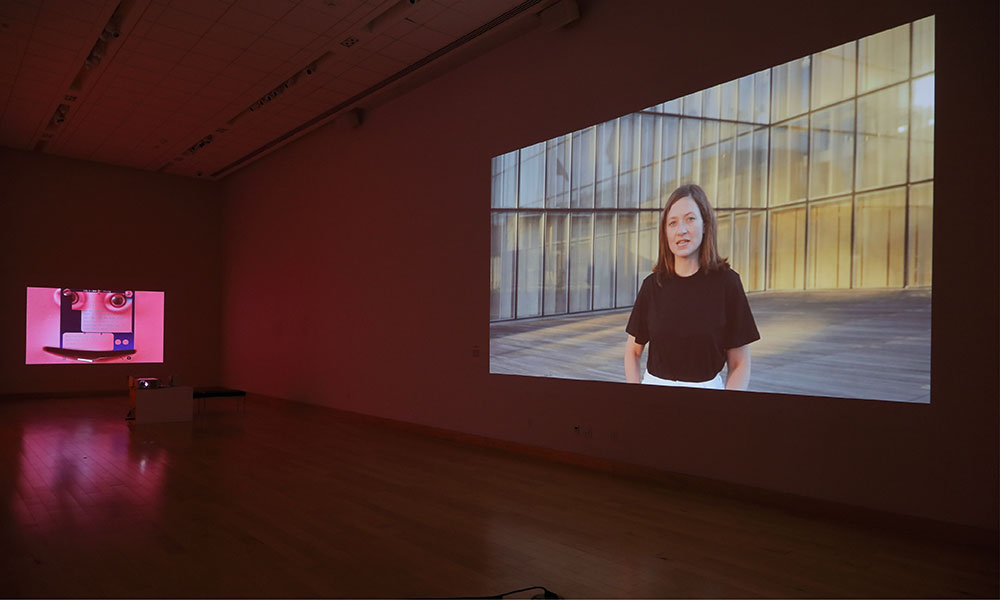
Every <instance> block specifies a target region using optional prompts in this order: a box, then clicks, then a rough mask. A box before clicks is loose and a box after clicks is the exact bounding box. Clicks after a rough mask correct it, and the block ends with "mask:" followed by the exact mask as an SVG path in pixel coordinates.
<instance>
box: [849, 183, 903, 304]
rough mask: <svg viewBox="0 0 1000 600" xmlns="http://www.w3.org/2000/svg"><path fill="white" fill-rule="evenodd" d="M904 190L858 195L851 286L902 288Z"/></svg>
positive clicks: (897, 189) (896, 189) (894, 189)
mask: <svg viewBox="0 0 1000 600" xmlns="http://www.w3.org/2000/svg"><path fill="white" fill-rule="evenodd" d="M905 237H906V188H905V187H898V188H893V189H891V190H884V191H880V192H872V193H870V194H859V195H858V197H857V201H856V213H855V215H854V286H855V287H863V288H872V287H876V288H877V287H902V285H903V249H904V244H905Z"/></svg>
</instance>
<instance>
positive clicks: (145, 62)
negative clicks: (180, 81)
mask: <svg viewBox="0 0 1000 600" xmlns="http://www.w3.org/2000/svg"><path fill="white" fill-rule="evenodd" d="M123 62H124V63H125V64H127V65H130V66H133V67H136V68H138V69H143V70H144V71H148V72H150V73H161V74H164V75H165V74H166V73H167V72H168V71H169V70H170V69H171V68H172V67H173V66H174V63H173V62H171V61H169V60H163V59H162V58H157V57H155V56H150V55H148V54H144V53H142V52H133V53H132V55H131V56H129V57H128V59H126V60H124V61H123Z"/></svg>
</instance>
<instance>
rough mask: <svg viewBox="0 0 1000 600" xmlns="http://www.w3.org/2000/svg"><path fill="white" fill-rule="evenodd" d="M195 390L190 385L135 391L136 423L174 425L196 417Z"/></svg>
mask: <svg viewBox="0 0 1000 600" xmlns="http://www.w3.org/2000/svg"><path fill="white" fill-rule="evenodd" d="M193 391H194V389H193V388H192V387H191V386H189V385H175V386H172V387H164V388H151V389H136V390H135V422H136V423H174V422H178V421H191V420H192V419H193V417H194V397H193V395H192V394H193Z"/></svg>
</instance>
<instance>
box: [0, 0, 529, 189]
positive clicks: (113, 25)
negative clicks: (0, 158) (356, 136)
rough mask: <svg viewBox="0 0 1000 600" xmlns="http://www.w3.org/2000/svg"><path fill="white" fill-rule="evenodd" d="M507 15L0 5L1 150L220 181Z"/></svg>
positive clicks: (154, 3)
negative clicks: (214, 177)
mask: <svg viewBox="0 0 1000 600" xmlns="http://www.w3.org/2000/svg"><path fill="white" fill-rule="evenodd" d="M522 3H523V0H417V1H416V2H414V3H412V6H409V5H407V4H408V0H402V2H400V1H399V0H232V1H228V0H0V52H3V54H4V56H6V57H7V59H6V60H4V61H3V64H2V65H0V144H2V145H5V146H9V147H14V148H21V149H25V150H39V149H40V150H42V151H44V152H47V153H52V154H57V155H62V156H71V157H77V158H84V159H88V160H94V161H99V162H106V163H112V164H119V165H125V166H131V167H136V168H140V169H147V170H163V171H166V172H170V173H176V174H180V175H188V176H200V175H202V174H206V175H207V174H210V173H215V174H217V175H222V174H224V172H229V171H227V169H230V167H232V165H242V164H243V163H244V162H245V161H246V160H247V157H251V156H257V155H258V154H260V153H261V152H262V149H267V151H270V150H272V149H273V148H274V147H279V146H280V144H277V145H276V144H275V140H279V141H280V140H284V141H281V143H287V141H288V140H290V139H293V137H294V136H289V133H290V132H295V135H296V136H297V135H300V134H301V133H302V131H304V130H303V125H304V124H305V125H308V126H309V127H310V128H311V127H314V126H318V125H319V124H321V122H323V121H322V120H317V116H322V117H323V119H326V118H327V117H329V118H333V117H335V116H336V115H334V114H331V108H334V107H339V106H340V105H342V104H343V103H344V102H345V101H347V100H349V99H356V98H358V97H360V95H362V94H363V93H364V92H365V91H366V90H377V89H381V88H382V87H384V86H385V84H386V82H387V81H396V80H398V79H399V76H398V74H399V73H400V72H404V71H405V72H407V73H408V72H409V71H406V70H407V69H408V67H410V66H411V65H414V64H416V63H420V61H422V60H424V61H425V59H426V58H427V57H428V56H429V55H433V53H435V52H439V51H440V50H441V49H442V48H444V47H446V46H448V45H449V44H453V43H455V42H456V40H459V39H460V38H462V37H463V36H466V35H468V34H469V32H471V31H474V30H476V29H477V28H479V27H481V26H483V25H484V24H485V23H488V22H491V21H492V20H494V19H496V18H497V16H498V15H502V14H505V13H508V12H510V11H511V10H512V9H513V8H515V7H517V6H518V5H519V4H522ZM536 3H537V2H531V3H528V4H532V5H533V4H536ZM397 4H401V6H396V5H397ZM518 14H519V13H518ZM390 17H391V18H390ZM108 28H110V30H109V29H108ZM111 30H113V33H115V34H120V36H119V35H114V36H112V35H110V34H109V31H111ZM99 38H100V41H99ZM85 62H87V63H89V64H88V66H84V63H85ZM425 62H426V61H425ZM411 71H412V69H411ZM74 82H76V83H77V84H79V85H78V86H77V87H79V89H74ZM345 108H349V107H345ZM60 113H63V114H64V115H65V116H64V117H62V118H60ZM227 165H228V166H227Z"/></svg>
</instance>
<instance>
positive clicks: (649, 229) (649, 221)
mask: <svg viewBox="0 0 1000 600" xmlns="http://www.w3.org/2000/svg"><path fill="white" fill-rule="evenodd" d="M659 226H660V213H659V211H651V210H646V211H642V212H641V213H639V267H638V269H639V283H642V280H643V279H645V277H646V275H649V274H650V273H651V272H652V271H653V265H654V264H656V259H657V257H658V255H659V251H660V246H659V244H660V237H659V235H658V230H657V228H658V227H659Z"/></svg>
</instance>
